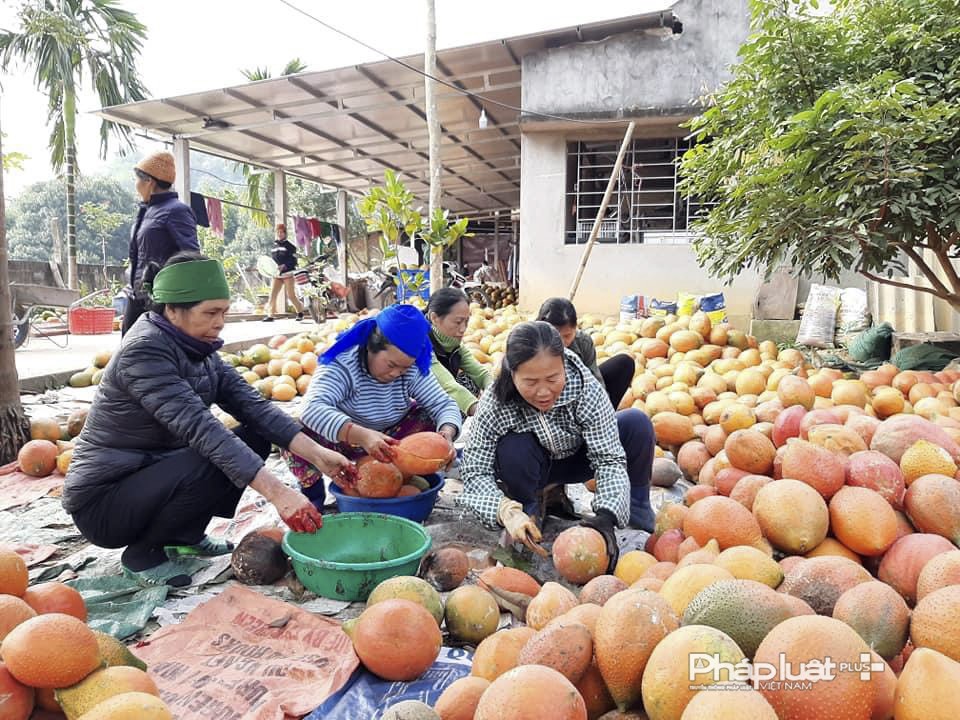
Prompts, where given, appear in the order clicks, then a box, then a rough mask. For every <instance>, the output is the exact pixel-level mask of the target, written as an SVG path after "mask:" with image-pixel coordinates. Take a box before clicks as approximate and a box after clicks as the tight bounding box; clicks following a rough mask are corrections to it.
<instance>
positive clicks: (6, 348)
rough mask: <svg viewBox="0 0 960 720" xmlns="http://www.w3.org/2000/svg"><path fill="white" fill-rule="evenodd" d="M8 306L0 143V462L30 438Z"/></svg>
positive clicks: (10, 306) (9, 305)
mask: <svg viewBox="0 0 960 720" xmlns="http://www.w3.org/2000/svg"><path fill="white" fill-rule="evenodd" d="M11 309H12V303H11V298H10V274H9V273H8V271H7V220H6V207H5V205H4V199H3V148H2V146H0V465H2V464H6V463H8V462H12V461H13V460H15V459H16V457H17V452H18V451H19V450H20V447H21V446H22V445H23V444H24V443H25V442H26V441H27V440H29V439H30V423H28V422H27V420H26V418H25V417H24V414H23V406H21V405H20V387H19V378H18V377H17V363H16V359H15V356H14V350H15V348H14V347H13V316H12V314H11Z"/></svg>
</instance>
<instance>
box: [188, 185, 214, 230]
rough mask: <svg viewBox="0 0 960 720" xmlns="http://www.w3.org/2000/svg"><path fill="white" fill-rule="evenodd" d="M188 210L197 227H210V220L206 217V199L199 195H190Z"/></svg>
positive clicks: (193, 193)
mask: <svg viewBox="0 0 960 720" xmlns="http://www.w3.org/2000/svg"><path fill="white" fill-rule="evenodd" d="M190 209H191V210H193V214H194V215H195V216H196V218H197V225H199V226H200V227H210V218H209V217H208V215H207V199H206V198H205V197H204V196H203V195H201V194H200V193H195V192H192V193H190Z"/></svg>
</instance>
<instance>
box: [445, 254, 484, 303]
mask: <svg viewBox="0 0 960 720" xmlns="http://www.w3.org/2000/svg"><path fill="white" fill-rule="evenodd" d="M443 269H444V271H445V272H446V274H447V276H448V277H449V278H450V280H449V283H448V285H449V286H450V287H452V288H458V289H459V290H463V292H464V293H466V296H467V298H468V299H469V300H470V302H472V303H477V304H478V305H480V306H481V307H492V306H493V303H492V302H491V301H490V296H489V295H487V292H486V290H484V289H483V283H481V282H479V281H478V280H476V279H470V278H468V277H467V276H466V275H464V274H463V273H462V272H460V270H459V269H458V268H457V266H456V265H455V264H454V263H452V262H446V261H445V262H444V263H443ZM481 269H482V268H481ZM478 272H479V271H478Z"/></svg>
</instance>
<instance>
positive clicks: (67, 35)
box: [0, 0, 147, 288]
mask: <svg viewBox="0 0 960 720" xmlns="http://www.w3.org/2000/svg"><path fill="white" fill-rule="evenodd" d="M17 17H18V19H19V21H20V31H19V32H12V31H9V30H5V31H0V68H2V69H3V70H4V71H7V70H9V69H10V68H11V67H12V66H13V65H14V64H15V63H17V62H20V63H23V64H24V65H27V66H29V67H32V68H33V70H34V82H35V83H36V85H37V87H38V88H39V89H40V90H41V92H43V93H44V94H46V96H47V122H48V123H49V124H50V125H51V126H52V127H51V132H50V143H49V147H50V164H51V165H52V166H53V169H54V170H55V171H56V172H58V173H59V172H60V171H61V170H65V176H66V178H65V179H66V186H67V255H68V258H69V263H70V267H69V283H70V287H72V288H76V287H77V201H76V184H75V183H76V174H77V138H76V121H77V112H78V110H77V92H78V90H79V89H80V87H81V85H82V83H83V82H85V81H86V82H89V84H90V85H91V86H92V87H93V89H94V90H95V91H96V93H97V96H98V98H99V100H100V104H101V106H104V107H107V106H110V105H119V104H121V103H125V102H130V101H133V100H143V99H144V98H145V97H146V94H145V93H146V89H145V88H144V86H143V83H142V82H141V80H140V77H139V75H138V74H137V71H136V68H135V61H136V59H137V56H138V55H139V54H140V50H141V47H142V45H143V40H144V39H145V38H146V35H147V29H146V26H144V25H143V24H142V23H141V22H140V21H139V20H137V18H136V16H135V15H134V14H133V13H131V12H129V11H128V10H124V9H122V8H120V7H119V6H118V5H117V3H116V0H34V1H32V2H25V3H24V4H23V5H22V6H21V8H20V10H19V11H18V13H17ZM130 132H131V130H130V128H127V127H125V126H122V125H117V124H115V123H111V122H108V121H106V120H105V121H104V122H103V124H102V125H101V126H100V152H101V155H102V156H103V157H106V153H107V146H108V142H109V139H110V135H111V134H114V135H115V136H116V137H117V138H118V139H119V140H121V141H122V142H124V143H126V145H127V146H131V136H130Z"/></svg>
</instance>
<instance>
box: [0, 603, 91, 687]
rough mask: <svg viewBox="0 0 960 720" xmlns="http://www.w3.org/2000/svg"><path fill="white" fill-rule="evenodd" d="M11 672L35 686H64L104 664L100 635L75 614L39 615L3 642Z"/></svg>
mask: <svg viewBox="0 0 960 720" xmlns="http://www.w3.org/2000/svg"><path fill="white" fill-rule="evenodd" d="M0 654H2V655H3V661H4V663H5V664H6V666H7V669H8V670H10V672H11V674H12V675H13V676H14V677H15V678H16V679H17V680H19V681H20V682H22V683H23V684H24V685H29V686H30V687H35V688H63V687H68V686H70V685H73V684H74V683H77V682H80V681H81V680H82V679H83V678H85V677H86V676H87V675H89V674H90V673H91V672H93V671H94V670H95V669H97V667H99V666H100V662H101V660H100V646H99V645H98V644H97V638H96V635H94V634H93V630H91V629H90V628H88V627H87V626H86V625H85V624H84V623H83V622H81V621H80V620H77V618H75V617H73V616H72V615H64V614H62V613H51V614H49V615H38V616H37V617H35V618H31V619H29V620H27V621H26V622H24V623H21V624H20V625H18V626H17V627H15V628H14V629H13V630H12V631H11V632H10V634H9V635H7V637H5V638H4V640H3V643H2V645H0Z"/></svg>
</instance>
